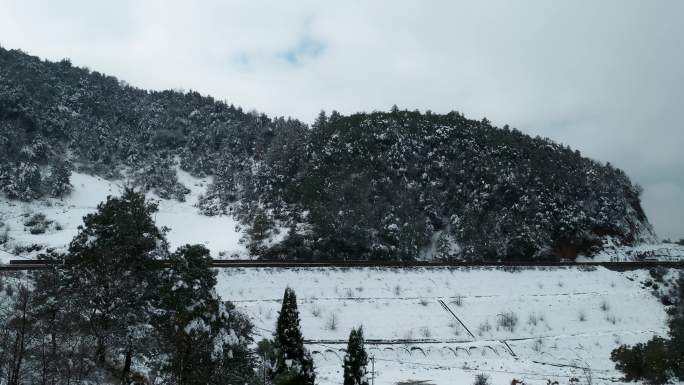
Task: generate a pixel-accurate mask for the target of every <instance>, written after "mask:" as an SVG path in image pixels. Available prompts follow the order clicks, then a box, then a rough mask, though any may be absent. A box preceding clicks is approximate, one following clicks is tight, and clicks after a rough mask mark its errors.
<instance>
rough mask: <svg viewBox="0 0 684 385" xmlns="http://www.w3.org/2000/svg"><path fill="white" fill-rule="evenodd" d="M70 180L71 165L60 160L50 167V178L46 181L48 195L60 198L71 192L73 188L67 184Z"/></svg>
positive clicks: (66, 161)
mask: <svg viewBox="0 0 684 385" xmlns="http://www.w3.org/2000/svg"><path fill="white" fill-rule="evenodd" d="M70 178H71V163H70V162H69V161H68V160H60V161H58V162H56V164H55V165H54V166H52V167H51V172H50V177H49V178H48V180H47V184H48V189H49V191H50V195H51V196H52V197H55V198H60V197H62V196H64V195H66V194H68V193H69V191H71V188H72V187H73V186H72V185H71V183H69V179H70Z"/></svg>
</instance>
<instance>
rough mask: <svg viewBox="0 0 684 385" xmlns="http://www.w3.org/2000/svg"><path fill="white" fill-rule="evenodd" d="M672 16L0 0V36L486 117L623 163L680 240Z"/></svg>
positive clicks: (82, 62) (263, 100) (273, 105)
mask: <svg viewBox="0 0 684 385" xmlns="http://www.w3.org/2000/svg"><path fill="white" fill-rule="evenodd" d="M96 3H97V4H96ZM682 19H684V1H679V0H672V1H665V0H659V1H640V0H638V1H626V0H615V1H601V2H598V1H595V0H590V1H578V0H573V1H548V0H539V1H524V2H523V1H508V0H506V1H474V0H473V1H470V2H460V1H453V0H451V1H414V2H408V1H396V0H392V1H389V0H388V1H385V2H379V1H378V2H374V1H358V2H351V1H346V2H342V1H337V2H323V1H275V0H274V1H244V2H242V3H237V2H228V1H220V2H219V1H169V0H164V1H162V0H159V1H141V0H131V1H124V0H117V1H109V2H108V3H106V4H105V3H104V2H96V1H87V0H84V1H66V0H65V1H47V0H46V1H42V2H38V1H32V0H17V1H8V0H0V45H2V46H3V47H5V48H21V49H22V50H24V51H27V52H28V53H30V54H33V55H37V56H40V57H42V58H48V59H52V60H58V59H61V58H64V57H68V58H70V59H71V60H72V63H74V64H75V65H78V66H87V67H89V68H91V69H93V70H98V71H100V72H105V73H108V74H111V75H114V76H117V77H118V78H120V79H123V80H126V81H127V82H128V83H130V84H132V85H135V86H138V87H143V88H152V89H167V88H175V89H186V90H187V89H193V90H196V91H199V92H201V93H203V94H211V95H213V96H214V97H216V98H218V99H223V100H226V101H228V102H229V103H233V104H235V105H239V106H242V107H243V108H244V109H247V110H251V109H256V110H258V111H260V112H265V113H267V114H268V115H284V116H292V117H296V118H299V119H301V120H303V121H306V122H311V121H312V120H313V119H314V118H315V116H316V115H317V113H318V112H319V111H320V110H321V109H325V110H327V111H330V110H333V109H334V110H338V111H340V112H342V113H352V112H356V111H371V110H387V109H389V108H390V107H391V106H392V105H393V104H397V105H398V106H399V107H400V108H408V109H420V110H421V111H424V110H427V109H430V110H432V111H435V112H448V111H450V110H457V111H461V112H463V113H464V114H465V115H466V116H467V117H470V118H473V119H481V118H482V117H485V116H486V117H487V118H488V119H490V120H491V121H492V122H493V123H494V124H497V125H503V124H505V123H508V124H510V125H511V126H512V127H516V128H518V129H520V130H521V131H523V132H527V133H529V134H531V135H541V136H547V137H550V138H552V139H554V140H556V141H559V142H562V143H565V144H569V145H570V146H572V147H573V148H577V149H579V150H580V151H582V153H584V154H585V155H588V156H590V157H593V158H595V159H599V160H601V161H610V162H611V163H613V164H615V165H616V166H618V167H620V168H622V169H624V170H625V171H626V172H627V173H628V174H629V175H630V176H631V178H632V179H633V181H635V182H636V183H639V184H641V185H642V186H643V187H644V188H645V193H644V196H643V200H644V206H645V209H646V212H647V214H648V216H649V218H650V219H651V222H652V223H653V224H654V226H655V228H656V231H657V232H658V234H659V236H661V237H673V238H677V239H678V238H680V237H684V160H683V158H682V148H683V147H684V126H683V125H682V123H681V122H682V115H683V114H684V111H683V110H684V22H682Z"/></svg>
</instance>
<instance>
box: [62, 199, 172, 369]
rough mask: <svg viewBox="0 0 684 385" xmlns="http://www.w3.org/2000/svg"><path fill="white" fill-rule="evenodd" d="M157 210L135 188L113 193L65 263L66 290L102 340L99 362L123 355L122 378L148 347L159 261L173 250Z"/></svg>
mask: <svg viewBox="0 0 684 385" xmlns="http://www.w3.org/2000/svg"><path fill="white" fill-rule="evenodd" d="M156 211H157V206H156V205H155V204H152V203H149V202H146V201H145V196H144V195H143V194H141V193H137V192H135V191H133V190H131V189H126V191H124V193H123V195H122V196H121V197H120V198H112V197H108V198H107V201H106V202H103V203H100V204H99V205H98V207H97V212H95V213H92V214H88V215H87V216H85V217H84V218H83V222H84V225H83V226H80V227H79V231H78V234H77V235H76V237H75V238H74V240H73V241H72V242H71V244H70V245H69V254H67V255H66V257H65V260H64V265H63V267H62V270H63V271H62V274H63V279H62V285H63V288H62V290H61V293H62V295H63V296H64V297H65V298H66V299H65V300H68V301H71V302H75V303H77V304H78V305H79V306H80V311H79V313H80V314H81V315H82V317H83V319H82V320H81V325H82V327H83V332H84V333H87V334H89V335H93V336H94V337H95V338H96V340H97V344H96V345H97V346H96V352H95V357H93V358H94V360H95V362H97V363H98V364H99V365H100V366H104V364H105V362H106V360H107V358H108V357H110V358H114V357H117V356H119V355H123V356H124V357H125V358H124V362H123V363H122V366H123V371H122V381H124V380H125V379H126V378H127V377H128V375H129V374H130V368H131V364H132V359H133V356H134V354H136V353H138V352H140V351H141V350H144V349H145V347H146V346H148V344H146V343H144V342H143V341H142V340H141V339H142V338H144V333H143V329H144V328H146V326H147V325H148V324H149V321H150V318H151V314H152V311H153V308H154V303H155V301H156V299H157V297H158V294H157V291H158V287H159V285H158V282H159V272H158V269H157V267H158V260H159V259H162V258H166V256H167V253H168V252H167V243H166V239H165V237H164V231H163V230H160V229H159V228H157V227H156V225H155V223H154V220H153V219H152V215H153V214H154V212H156ZM109 350H112V351H111V352H110V351H109ZM109 353H115V354H111V355H110V354H109Z"/></svg>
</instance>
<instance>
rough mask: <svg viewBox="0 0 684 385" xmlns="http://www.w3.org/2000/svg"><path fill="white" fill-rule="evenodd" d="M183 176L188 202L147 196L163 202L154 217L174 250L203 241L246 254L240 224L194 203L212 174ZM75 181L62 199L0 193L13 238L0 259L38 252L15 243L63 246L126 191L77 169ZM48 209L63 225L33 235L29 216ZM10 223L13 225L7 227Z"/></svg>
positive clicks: (219, 251) (229, 253)
mask: <svg viewBox="0 0 684 385" xmlns="http://www.w3.org/2000/svg"><path fill="white" fill-rule="evenodd" d="M177 173H178V179H179V181H180V182H181V183H183V184H184V185H185V186H186V187H187V188H189V189H190V190H191V192H190V194H188V195H186V201H185V202H179V201H176V200H172V199H171V200H169V199H161V198H159V197H158V196H156V195H155V194H153V193H148V194H147V197H148V198H149V199H153V200H155V201H157V202H158V204H159V211H158V212H157V213H156V215H155V221H156V223H157V226H160V227H161V226H167V227H169V228H170V231H169V232H168V233H167V240H168V241H169V244H170V246H171V249H172V250H174V249H175V248H177V247H178V246H182V245H184V244H186V243H190V244H195V243H200V244H203V245H204V246H206V247H207V248H208V249H209V250H210V251H211V254H212V256H213V257H214V258H230V257H240V258H245V257H247V250H246V248H245V247H244V246H243V245H242V244H240V242H239V240H240V238H241V237H242V235H243V233H242V232H241V230H240V229H239V228H238V222H237V221H236V220H235V219H234V218H233V217H231V216H227V215H220V216H213V217H208V216H205V215H202V214H200V212H199V211H198V209H197V207H195V205H196V203H197V200H198V198H199V196H200V195H201V194H202V193H204V191H205V190H206V187H207V186H208V184H209V183H210V179H209V178H202V179H199V178H194V177H192V176H191V175H190V174H188V173H186V172H184V171H180V170H178V171H177ZM71 184H72V185H73V186H74V189H73V191H72V192H71V194H69V195H68V196H66V197H64V198H62V199H55V198H44V199H40V200H36V201H32V202H21V201H16V200H9V199H7V198H5V197H4V196H0V222H4V226H0V234H3V233H4V232H5V230H6V229H9V230H8V235H9V238H10V240H9V242H7V244H5V245H0V263H3V262H4V263H6V262H7V261H8V260H10V259H17V258H30V257H33V256H35V254H36V253H37V252H32V253H21V254H20V255H17V253H15V252H14V250H15V247H16V246H26V245H31V244H39V245H42V246H44V247H45V248H48V247H50V248H55V249H64V248H66V247H67V246H68V244H69V242H71V240H72V239H73V238H74V236H75V235H76V233H77V231H78V230H77V229H78V226H79V225H82V224H83V217H84V216H85V215H86V214H89V213H92V212H94V211H95V210H96V209H97V205H98V204H99V203H100V202H102V201H104V200H106V199H107V196H108V195H112V196H119V195H121V192H122V190H123V182H122V181H110V180H105V179H102V178H100V177H96V176H92V175H87V174H82V173H73V174H72V176H71ZM35 213H43V214H45V215H46V217H47V219H48V220H53V221H55V222H56V223H59V225H60V226H61V227H62V230H56V229H55V228H54V226H51V227H50V228H49V229H48V230H47V231H46V232H45V233H44V234H35V235H34V234H31V233H30V232H29V231H28V228H26V227H25V226H24V221H25V220H26V219H27V217H26V216H25V215H27V214H28V215H32V214H35ZM8 226H9V227H8Z"/></svg>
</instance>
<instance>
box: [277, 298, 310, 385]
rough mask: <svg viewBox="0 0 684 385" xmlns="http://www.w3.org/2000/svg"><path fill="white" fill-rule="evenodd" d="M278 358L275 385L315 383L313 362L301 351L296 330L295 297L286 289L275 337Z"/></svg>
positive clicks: (296, 312) (297, 325) (297, 316)
mask: <svg viewBox="0 0 684 385" xmlns="http://www.w3.org/2000/svg"><path fill="white" fill-rule="evenodd" d="M274 347H275V351H276V355H277V360H276V367H275V370H274V372H273V374H274V378H273V380H274V382H275V383H276V384H278V385H313V384H314V382H315V380H316V374H315V373H314V368H313V360H312V358H311V355H310V354H309V352H308V351H307V350H306V348H304V338H303V337H302V331H301V328H300V326H299V310H298V309H297V296H296V295H295V292H294V290H292V289H290V288H289V287H288V288H286V289H285V295H284V296H283V304H282V308H281V310H280V314H279V316H278V322H277V324H276V331H275V333H274Z"/></svg>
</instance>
